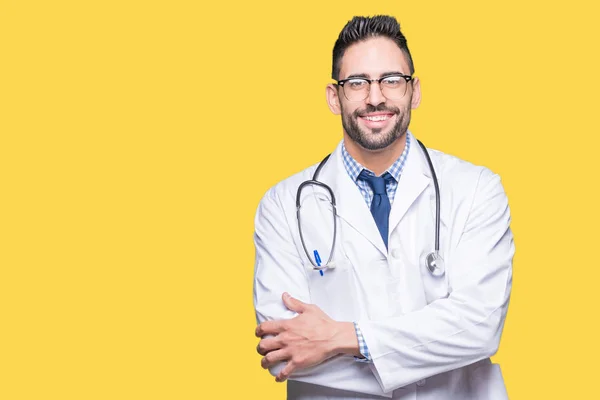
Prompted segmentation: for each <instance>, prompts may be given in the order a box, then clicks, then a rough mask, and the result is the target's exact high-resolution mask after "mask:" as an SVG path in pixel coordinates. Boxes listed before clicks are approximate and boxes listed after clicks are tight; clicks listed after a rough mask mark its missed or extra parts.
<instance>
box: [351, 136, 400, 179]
mask: <svg viewBox="0 0 600 400" xmlns="http://www.w3.org/2000/svg"><path fill="white" fill-rule="evenodd" d="M410 136H411V135H410V134H409V132H408V131H406V144H405V146H404V151H403V152H402V154H400V157H398V159H397V160H396V161H394V163H393V164H392V165H391V166H390V167H389V168H388V169H387V172H389V173H390V175H392V177H393V178H394V179H395V180H396V182H398V181H399V180H400V175H401V174H402V169H403V168H404V164H405V163H406V157H407V156H408V151H409V150H410ZM342 159H343V160H344V167H345V168H346V172H347V173H348V175H349V176H350V178H352V180H353V181H354V182H356V180H357V179H358V175H360V173H361V172H362V170H363V169H366V170H367V171H369V170H368V169H367V168H365V167H363V166H362V165H360V163H359V162H358V161H356V160H355V159H354V158H353V157H352V156H351V155H350V153H348V150H346V145H345V144H344V143H343V142H342ZM369 172H370V173H372V174H373V172H372V171H369ZM373 175H375V174H373Z"/></svg>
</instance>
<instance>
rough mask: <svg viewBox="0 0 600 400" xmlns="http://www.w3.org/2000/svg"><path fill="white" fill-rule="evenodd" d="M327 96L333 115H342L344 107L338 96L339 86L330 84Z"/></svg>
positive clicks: (326, 90)
mask: <svg viewBox="0 0 600 400" xmlns="http://www.w3.org/2000/svg"><path fill="white" fill-rule="evenodd" d="M325 92H326V95H327V105H328V106H329V109H330V110H331V112H332V113H334V114H335V115H340V114H341V113H342V107H341V105H340V98H339V96H338V86H337V85H334V84H333V83H330V84H329V85H327V88H326V89H325Z"/></svg>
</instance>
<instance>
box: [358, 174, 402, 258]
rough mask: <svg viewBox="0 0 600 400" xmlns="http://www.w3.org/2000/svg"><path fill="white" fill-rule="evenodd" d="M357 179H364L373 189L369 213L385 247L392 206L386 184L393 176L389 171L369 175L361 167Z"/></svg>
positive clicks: (386, 245)
mask: <svg viewBox="0 0 600 400" xmlns="http://www.w3.org/2000/svg"><path fill="white" fill-rule="evenodd" d="M358 179H362V180H364V181H366V182H367V183H368V184H369V186H370V187H371V189H373V201H372V202H371V214H372V215H373V219H375V223H376V224H377V228H378V229H379V233H380V234H381V238H382V239H383V243H385V248H386V249H387V247H388V229H389V225H390V209H391V208H392V207H391V205H390V199H389V198H388V195H387V190H386V184H387V183H389V182H391V181H392V180H393V179H394V177H393V176H392V175H390V173H389V172H386V173H384V174H383V175H381V176H374V175H369V174H368V173H367V170H365V169H363V170H362V172H361V173H360V175H358Z"/></svg>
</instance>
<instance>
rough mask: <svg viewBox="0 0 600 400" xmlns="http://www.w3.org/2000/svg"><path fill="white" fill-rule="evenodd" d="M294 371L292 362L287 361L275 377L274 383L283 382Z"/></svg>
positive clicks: (294, 367) (294, 366)
mask: <svg viewBox="0 0 600 400" xmlns="http://www.w3.org/2000/svg"><path fill="white" fill-rule="evenodd" d="M295 369H296V365H295V364H294V362H293V361H289V362H288V363H287V365H286V366H285V367H284V368H283V369H282V370H281V372H280V373H279V374H278V375H277V377H275V382H285V381H286V380H287V379H288V378H289V377H290V375H291V374H292V372H294V370H295Z"/></svg>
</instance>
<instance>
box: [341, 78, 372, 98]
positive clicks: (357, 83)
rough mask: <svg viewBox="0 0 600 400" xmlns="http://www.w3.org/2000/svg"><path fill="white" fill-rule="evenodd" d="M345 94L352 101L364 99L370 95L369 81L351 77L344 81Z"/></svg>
mask: <svg viewBox="0 0 600 400" xmlns="http://www.w3.org/2000/svg"><path fill="white" fill-rule="evenodd" d="M344 96H346V98H347V99H348V100H350V101H362V100H364V99H366V98H367V97H368V96H369V81H366V80H364V79H350V80H349V81H346V83H344Z"/></svg>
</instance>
